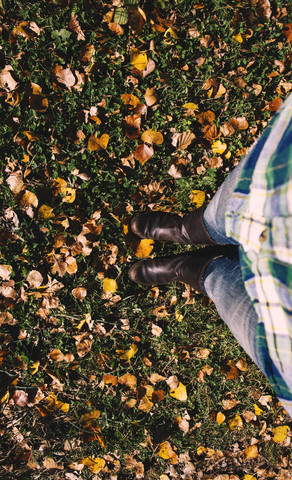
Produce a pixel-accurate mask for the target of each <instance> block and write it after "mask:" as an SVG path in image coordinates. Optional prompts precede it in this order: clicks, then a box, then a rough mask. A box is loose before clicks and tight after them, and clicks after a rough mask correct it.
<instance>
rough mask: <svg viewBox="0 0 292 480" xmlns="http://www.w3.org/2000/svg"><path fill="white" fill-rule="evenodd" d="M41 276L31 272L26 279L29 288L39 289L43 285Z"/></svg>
mask: <svg viewBox="0 0 292 480" xmlns="http://www.w3.org/2000/svg"><path fill="white" fill-rule="evenodd" d="M43 280H44V279H43V276H42V274H41V273H40V272H39V271H38V270H31V271H30V272H29V274H28V275H27V277H26V281H27V282H28V283H29V286H30V287H35V288H39V287H40V286H41V284H42V283H43Z"/></svg>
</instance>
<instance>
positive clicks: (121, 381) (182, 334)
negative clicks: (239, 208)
mask: <svg viewBox="0 0 292 480" xmlns="http://www.w3.org/2000/svg"><path fill="white" fill-rule="evenodd" d="M0 16H1V26H0V100H1V108H2V113H1V118H2V123H1V126H0V131H1V136H0V143H1V160H0V162H1V171H0V182H1V188H0V197H1V205H2V209H1V218H0V223H1V232H0V248H1V258H0V277H1V286H0V302H1V313H0V325H1V334H0V388H1V391H0V402H1V409H2V414H1V420H0V438H1V453H0V472H1V476H2V477H3V478H6V479H7V480H10V479H11V480H12V479H13V480H14V479H24V480H26V479H38V478H41V479H64V480H65V479H66V480H78V479H111V480H123V479H129V480H130V479H143V478H145V479H148V480H151V479H153V480H154V479H155V480H156V479H160V480H171V479H176V478H182V479H194V478H195V479H202V480H207V479H208V480H214V479H217V480H238V479H240V480H241V479H244V480H252V479H253V480H254V479H258V480H260V479H266V478H271V479H276V478H277V479H280V480H287V479H289V478H290V472H291V469H292V457H291V448H290V441H291V419H290V418H289V417H288V416H287V414H286V413H285V411H284V410H283V409H282V407H281V405H280V404H279V402H278V400H277V398H276V396H275V395H274V393H273V391H272V390H271V388H270V386H269V384H268V382H267V380H266V379H265V378H264V376H263V375H262V374H261V372H260V371H259V370H258V369H257V367H256V366H255V365H254V364H253V363H252V362H251V361H250V359H249V358H248V357H247V356H246V355H245V353H244V352H243V351H242V349H241V348H240V347H239V345H238V344H237V342H236V341H235V339H234V338H233V337H232V335H231V334H230V332H229V331H228V329H227V327H225V326H224V324H223V322H222V320H221V319H220V318H219V317H218V314H217V312H216V309H215V306H214V305H213V304H212V303H211V302H210V301H209V299H207V298H205V297H202V296H201V295H199V294H196V293H195V292H193V291H192V290H191V289H190V288H189V287H188V286H186V285H184V284H174V285H169V286H162V287H159V288H158V287H154V288H146V287H139V286H136V285H134V284H132V283H131V282H130V281H129V280H128V277H127V271H128V269H129V266H130V265H131V264H132V263H133V262H134V261H135V260H137V259H138V258H141V257H147V256H157V255H159V256H168V255H170V254H176V253H180V252H182V251H186V250H188V249H189V248H190V247H180V246H177V245H172V244H168V243H161V244H159V243H154V242H153V241H151V240H144V241H140V240H139V239H138V238H135V237H134V235H133V234H131V231H130V229H129V221H130V219H131V216H132V215H133V213H137V212H141V211H148V210H150V209H152V210H163V211H172V212H176V213H186V212H188V211H190V210H192V209H193V208H195V207H197V206H199V205H201V204H202V203H203V202H208V201H210V200H211V198H212V196H213V195H214V193H215V192H216V190H217V188H218V186H219V185H220V184H221V183H222V181H223V180H224V178H225V177H226V176H227V175H228V172H230V171H231V170H232V169H233V168H234V167H235V166H236V165H237V164H238V162H239V161H240V159H241V158H242V157H243V155H244V154H245V152H246V150H247V148H248V147H250V145H251V144H252V143H253V141H254V139H255V138H256V137H258V136H259V135H260V134H261V132H262V131H263V129H264V127H265V126H266V125H267V123H268V122H269V120H270V119H271V118H272V116H273V114H274V112H275V111H277V109H278V108H279V106H280V105H281V103H282V102H283V100H284V99H285V97H286V96H287V95H288V94H289V92H290V91H291V88H292V83H291V41H292V24H291V4H290V2H289V1H282V0H281V1H280V0H270V1H269V0H243V1H242V2H241V3H238V2H237V1H233V0H230V1H227V0H202V1H200V2H199V3H195V1H193V2H192V1H189V0H185V1H182V0H176V1H170V2H168V1H163V0H145V1H141V2H138V1H135V0H114V1H112V2H108V3H106V2H105V1H101V0H75V1H74V0H47V1H46V2H43V1H40V0H36V1H34V2H23V1H16V0H2V1H0Z"/></svg>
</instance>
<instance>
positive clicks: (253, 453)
mask: <svg viewBox="0 0 292 480" xmlns="http://www.w3.org/2000/svg"><path fill="white" fill-rule="evenodd" d="M244 453H245V455H246V458H248V459H252V458H257V457H258V455H259V451H258V447H257V446H256V445H251V446H250V447H247V448H246V449H245V450H244Z"/></svg>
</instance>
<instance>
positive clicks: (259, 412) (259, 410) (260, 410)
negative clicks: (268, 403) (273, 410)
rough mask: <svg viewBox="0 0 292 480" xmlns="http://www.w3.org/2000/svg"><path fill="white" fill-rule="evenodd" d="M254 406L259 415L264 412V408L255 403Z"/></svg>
mask: <svg viewBox="0 0 292 480" xmlns="http://www.w3.org/2000/svg"><path fill="white" fill-rule="evenodd" d="M253 406H254V413H255V414H256V415H257V416H259V415H261V414H262V413H263V410H262V409H261V408H260V407H258V406H257V405H256V404H255V403H254V404H253Z"/></svg>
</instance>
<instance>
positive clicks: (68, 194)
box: [61, 187, 76, 203]
mask: <svg viewBox="0 0 292 480" xmlns="http://www.w3.org/2000/svg"><path fill="white" fill-rule="evenodd" d="M61 193H62V194H63V195H65V196H64V197H63V198H62V202H65V203H73V202H74V200H75V198H76V190H75V189H74V188H70V187H66V188H64V189H62V191H61Z"/></svg>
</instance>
